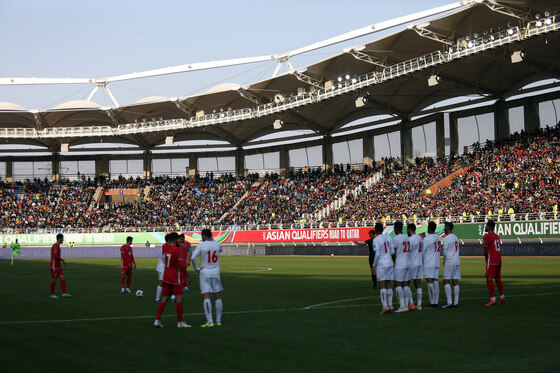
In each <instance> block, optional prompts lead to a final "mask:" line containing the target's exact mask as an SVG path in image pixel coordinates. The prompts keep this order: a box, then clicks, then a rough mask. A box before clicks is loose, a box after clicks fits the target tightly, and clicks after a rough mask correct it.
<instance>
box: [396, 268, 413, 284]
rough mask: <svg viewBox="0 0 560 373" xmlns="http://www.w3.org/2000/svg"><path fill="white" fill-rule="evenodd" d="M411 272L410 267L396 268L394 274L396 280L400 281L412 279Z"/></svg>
mask: <svg viewBox="0 0 560 373" xmlns="http://www.w3.org/2000/svg"><path fill="white" fill-rule="evenodd" d="M410 274H411V268H410V267H405V268H395V276H394V278H395V281H398V282H405V281H410Z"/></svg>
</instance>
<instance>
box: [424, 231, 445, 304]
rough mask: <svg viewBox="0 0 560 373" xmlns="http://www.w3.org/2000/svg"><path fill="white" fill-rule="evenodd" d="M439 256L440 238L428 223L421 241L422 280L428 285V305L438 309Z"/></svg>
mask: <svg viewBox="0 0 560 373" xmlns="http://www.w3.org/2000/svg"><path fill="white" fill-rule="evenodd" d="M440 255H441V237H440V236H439V235H437V234H436V223H434V222H433V221H431V222H429V223H428V234H427V235H426V237H424V241H422V260H423V262H424V278H425V279H426V282H427V283H428V292H429V295H430V305H431V307H432V308H438V303H439V283H438V278H439V257H440Z"/></svg>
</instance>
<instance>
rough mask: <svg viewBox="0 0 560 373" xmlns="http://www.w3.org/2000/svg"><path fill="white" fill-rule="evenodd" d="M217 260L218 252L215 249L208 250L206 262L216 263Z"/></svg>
mask: <svg viewBox="0 0 560 373" xmlns="http://www.w3.org/2000/svg"><path fill="white" fill-rule="evenodd" d="M217 261H218V253H217V252H216V251H208V263H216V262H217Z"/></svg>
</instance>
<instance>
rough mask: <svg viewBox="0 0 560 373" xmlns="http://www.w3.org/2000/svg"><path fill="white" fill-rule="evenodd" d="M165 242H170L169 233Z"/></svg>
mask: <svg viewBox="0 0 560 373" xmlns="http://www.w3.org/2000/svg"><path fill="white" fill-rule="evenodd" d="M165 242H169V233H168V234H166V235H165Z"/></svg>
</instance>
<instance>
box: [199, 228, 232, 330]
mask: <svg viewBox="0 0 560 373" xmlns="http://www.w3.org/2000/svg"><path fill="white" fill-rule="evenodd" d="M200 235H201V236H202V242H201V243H199V244H198V245H197V246H196V248H195V249H194V251H193V254H192V263H193V266H194V269H196V271H197V272H199V273H200V276H199V277H200V293H202V298H203V299H204V301H203V307H204V314H205V315H206V324H203V325H202V327H203V328H211V327H213V326H214V325H215V326H222V312H223V303H222V291H224V288H223V286H222V282H221V281H220V254H221V252H222V244H220V243H219V242H216V241H214V237H212V232H211V231H210V229H204V230H202V232H201V233H200ZM198 256H200V269H199V268H198V267H197V266H196V257H198ZM210 293H213V294H214V301H215V303H216V323H215V324H214V321H213V319H212V303H211V302H210Z"/></svg>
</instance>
